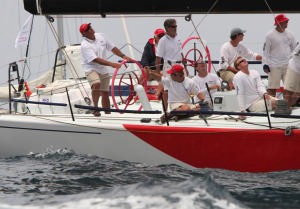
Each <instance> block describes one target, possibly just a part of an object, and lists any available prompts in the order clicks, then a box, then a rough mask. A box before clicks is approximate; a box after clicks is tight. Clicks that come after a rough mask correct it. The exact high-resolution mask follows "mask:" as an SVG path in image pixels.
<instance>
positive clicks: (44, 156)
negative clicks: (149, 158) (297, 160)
mask: <svg viewBox="0 0 300 209" xmlns="http://www.w3.org/2000/svg"><path fill="white" fill-rule="evenodd" d="M0 168H1V170H0V209H29V208H33V209H38V208H40V209H50V208H51V209H54V208H55V209H56V208H58V209H77V208H78V209H79V208H80V209H81V208H84V209H96V208H100V209H102V208H103V209H123V208H124V209H146V208H153V209H154V208H155V209H194V208H195V209H202V208H203V209H206V208H213V209H214V208H216V209H221V208H224V209H225V208H226V209H238V208H255V209H260V208H266V209H267V208H268V209H269V208H270V209H277V208H278V209H279V208H282V209H283V208H284V209H292V208H300V171H283V172H272V173H240V172H234V171H226V170H220V169H195V170H191V169H186V168H183V167H180V166H177V165H160V166H149V165H146V164H140V163H132V162H127V161H112V160H109V159H103V158H100V157H96V156H90V155H81V154H76V153H74V152H72V151H70V150H67V149H61V150H54V151H53V150H52V151H51V150H49V151H47V152H45V153H30V154H28V155H25V156H15V157H9V158H0Z"/></svg>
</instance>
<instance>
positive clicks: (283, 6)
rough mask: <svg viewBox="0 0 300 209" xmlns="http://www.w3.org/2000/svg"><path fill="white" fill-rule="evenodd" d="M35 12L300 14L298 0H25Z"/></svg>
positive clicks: (28, 6) (26, 7) (55, 13)
mask: <svg viewBox="0 0 300 209" xmlns="http://www.w3.org/2000/svg"><path fill="white" fill-rule="evenodd" d="M23 1H24V7H25V10H27V11H28V12H30V13H31V14H35V15H59V14H63V15H71V14H73V15H76V14H77V15H80V14H85V15H88V14H91V15H92V14H99V15H102V16H105V15H107V14H167V13H168V14H171V13H181V14H187V13H270V12H275V13H298V12H299V11H300V4H299V3H297V1H295V0H285V1H279V0H251V1H241V0H184V1H174V0H143V1H142V2H141V1H140V0H85V1H82V0H23Z"/></svg>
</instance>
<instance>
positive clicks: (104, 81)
mask: <svg viewBox="0 0 300 209" xmlns="http://www.w3.org/2000/svg"><path fill="white" fill-rule="evenodd" d="M85 75H86V78H87V80H88V81H89V83H90V85H91V86H92V85H94V84H96V83H100V91H107V92H108V91H109V82H110V76H109V74H108V73H106V74H100V73H98V72H97V71H94V70H92V71H90V72H87V73H86V74H85Z"/></svg>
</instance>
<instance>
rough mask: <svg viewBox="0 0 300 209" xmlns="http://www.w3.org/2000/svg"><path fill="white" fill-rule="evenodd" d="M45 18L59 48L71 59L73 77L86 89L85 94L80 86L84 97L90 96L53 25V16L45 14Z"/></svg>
mask: <svg viewBox="0 0 300 209" xmlns="http://www.w3.org/2000/svg"><path fill="white" fill-rule="evenodd" d="M45 18H46V19H47V20H48V21H47V23H48V25H49V27H50V29H51V31H52V33H53V35H54V38H55V40H56V42H57V44H58V46H59V48H60V49H61V50H62V51H63V53H64V56H65V58H66V59H67V60H68V61H69V63H70V67H71V68H72V69H73V70H71V73H72V75H73V77H74V79H75V81H76V83H77V84H80V85H81V86H82V88H83V90H84V93H85V95H84V93H83V92H82V90H81V88H78V89H79V91H80V93H81V96H82V97H83V98H85V97H88V95H89V94H88V91H87V90H86V89H85V87H84V84H83V83H82V81H81V80H80V79H79V77H80V76H79V75H78V72H77V71H76V68H75V66H74V65H73V62H72V61H71V59H70V57H69V56H68V54H67V52H66V50H65V48H64V46H63V44H62V41H61V40H60V37H59V36H58V33H57V31H56V30H55V28H54V26H53V24H52V22H53V21H54V20H53V18H52V17H47V16H45ZM74 74H75V75H74Z"/></svg>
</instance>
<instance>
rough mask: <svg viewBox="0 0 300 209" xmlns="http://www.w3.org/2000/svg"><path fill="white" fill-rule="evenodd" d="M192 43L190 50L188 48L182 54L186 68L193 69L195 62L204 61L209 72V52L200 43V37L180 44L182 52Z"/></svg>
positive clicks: (193, 37) (210, 64)
mask: <svg viewBox="0 0 300 209" xmlns="http://www.w3.org/2000/svg"><path fill="white" fill-rule="evenodd" d="M196 40H197V41H196ZM192 41H194V43H192V44H193V45H192V48H189V49H188V50H187V51H186V52H184V54H183V59H184V60H185V61H186V62H187V66H188V67H192V68H194V69H195V63H196V62H197V61H200V60H201V59H202V60H206V61H207V71H208V72H210V71H211V67H212V62H211V57H210V52H209V49H208V47H207V46H206V45H205V44H204V43H203V42H202V40H201V39H200V37H198V36H191V37H189V38H188V39H187V40H185V41H184V43H183V44H182V49H183V50H184V48H185V47H191V42H192ZM201 42H202V43H201ZM199 44H200V46H199ZM197 46H198V47H197ZM200 49H201V50H200Z"/></svg>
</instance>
